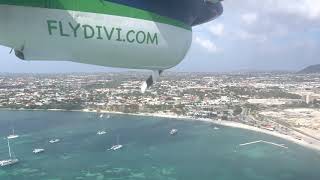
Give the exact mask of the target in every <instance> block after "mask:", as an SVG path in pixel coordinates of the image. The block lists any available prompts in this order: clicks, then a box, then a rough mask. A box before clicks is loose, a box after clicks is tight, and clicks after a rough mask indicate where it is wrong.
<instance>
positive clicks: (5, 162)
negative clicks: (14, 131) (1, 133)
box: [0, 139, 19, 167]
mask: <svg viewBox="0 0 320 180" xmlns="http://www.w3.org/2000/svg"><path fill="white" fill-rule="evenodd" d="M7 140H8V151H9V157H10V159H6V160H1V161H0V167H5V166H11V165H14V164H17V163H18V162H19V160H18V159H17V158H12V155H11V148H10V142H9V139H7Z"/></svg>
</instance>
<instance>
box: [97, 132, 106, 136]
mask: <svg viewBox="0 0 320 180" xmlns="http://www.w3.org/2000/svg"><path fill="white" fill-rule="evenodd" d="M104 134H107V132H106V131H98V132H97V135H104Z"/></svg>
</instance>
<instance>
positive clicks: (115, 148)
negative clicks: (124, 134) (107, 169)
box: [109, 144, 123, 151]
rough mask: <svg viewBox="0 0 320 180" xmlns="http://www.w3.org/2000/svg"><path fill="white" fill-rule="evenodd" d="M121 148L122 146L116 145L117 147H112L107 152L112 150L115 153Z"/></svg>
mask: <svg viewBox="0 0 320 180" xmlns="http://www.w3.org/2000/svg"><path fill="white" fill-rule="evenodd" d="M121 148H123V145H121V144H117V145H113V146H112V147H111V148H110V149H109V150H114V151H116V150H119V149H121Z"/></svg>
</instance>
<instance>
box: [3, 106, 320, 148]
mask: <svg viewBox="0 0 320 180" xmlns="http://www.w3.org/2000/svg"><path fill="white" fill-rule="evenodd" d="M0 111H44V112H46V111H47V112H50V111H51V112H52V111H55V112H85V113H100V114H111V115H112V114H113V115H130V116H142V117H143V116H145V117H160V118H168V119H175V120H184V121H199V122H206V123H212V124H215V125H219V126H224V127H230V128H237V129H244V130H248V131H253V132H258V133H263V134H267V135H270V136H273V137H277V138H280V139H283V140H286V141H289V142H292V143H294V144H297V145H300V146H303V147H305V148H309V149H313V150H316V151H320V144H310V143H308V142H306V141H304V140H298V139H296V138H294V137H292V136H289V135H284V134H281V133H278V132H275V131H269V130H266V129H261V128H258V127H254V126H249V125H246V124H243V123H239V122H234V121H226V120H213V119H207V118H193V117H189V116H179V115H174V114H165V113H124V112H115V111H105V110H100V111H99V112H97V111H96V110H89V109H82V110H66V109H10V108H0Z"/></svg>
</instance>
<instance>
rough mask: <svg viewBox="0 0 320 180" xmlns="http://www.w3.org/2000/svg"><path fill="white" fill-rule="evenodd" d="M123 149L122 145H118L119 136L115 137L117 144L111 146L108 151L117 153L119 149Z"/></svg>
mask: <svg viewBox="0 0 320 180" xmlns="http://www.w3.org/2000/svg"><path fill="white" fill-rule="evenodd" d="M121 148H123V145H121V144H119V136H117V144H116V145H113V146H112V147H111V148H110V149H108V150H113V151H117V150H119V149H121Z"/></svg>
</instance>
